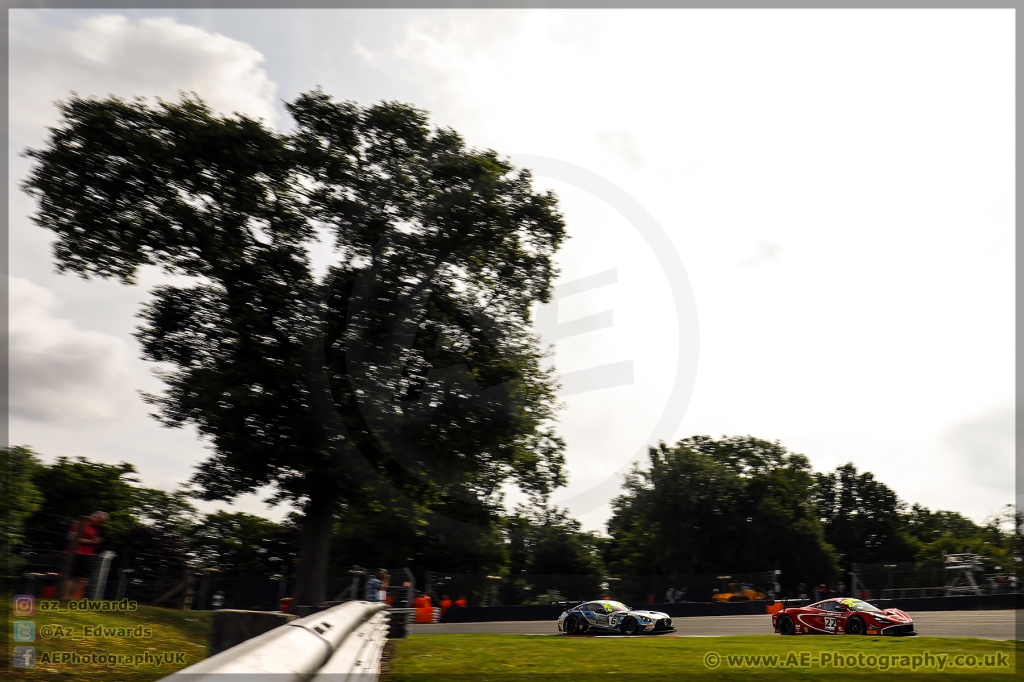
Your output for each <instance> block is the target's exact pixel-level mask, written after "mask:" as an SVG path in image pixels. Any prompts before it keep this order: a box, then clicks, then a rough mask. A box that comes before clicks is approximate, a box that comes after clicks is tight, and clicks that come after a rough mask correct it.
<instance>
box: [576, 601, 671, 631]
mask: <svg viewBox="0 0 1024 682" xmlns="http://www.w3.org/2000/svg"><path fill="white" fill-rule="evenodd" d="M558 629H559V630H560V631H561V632H564V633H566V634H567V635H578V634H582V633H584V632H619V633H622V634H624V635H639V634H643V633H647V632H671V631H672V630H675V628H674V627H672V619H671V618H669V617H668V614H667V613H662V612H660V611H634V610H633V609H631V608H629V607H628V606H626V605H625V604H623V603H621V602H617V601H611V600H608V599H602V600H600V601H588V602H583V603H582V604H577V605H576V606H573V607H572V608H569V609H566V610H565V612H563V613H562V615H561V616H559V617H558Z"/></svg>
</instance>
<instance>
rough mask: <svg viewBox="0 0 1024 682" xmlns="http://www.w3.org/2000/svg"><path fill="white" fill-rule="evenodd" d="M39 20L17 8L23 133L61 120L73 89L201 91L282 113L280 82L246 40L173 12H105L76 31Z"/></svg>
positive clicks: (235, 108) (18, 123)
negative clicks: (133, 15) (60, 103)
mask: <svg viewBox="0 0 1024 682" xmlns="http://www.w3.org/2000/svg"><path fill="white" fill-rule="evenodd" d="M35 19H36V15H33V14H31V13H19V12H17V11H15V12H12V22H11V24H12V25H11V36H12V42H11V47H10V55H11V64H10V73H11V82H10V87H11V121H10V122H11V126H12V130H14V131H17V132H18V133H19V134H20V135H24V136H26V137H28V138H30V139H36V138H38V136H39V135H41V134H42V132H43V126H45V125H52V123H53V122H54V121H55V120H56V117H57V110H56V108H55V107H54V106H53V102H54V101H56V100H62V99H65V98H67V97H68V95H69V94H70V93H71V92H76V93H78V94H79V95H82V96H90V95H91V96H96V97H107V96H109V95H117V96H119V97H124V98H134V97H149V98H153V97H161V98H163V99H166V100H177V99H178V97H179V93H180V92H181V91H185V92H195V93H197V94H198V95H199V96H200V97H202V98H203V99H205V100H206V101H207V103H209V104H210V105H211V106H212V107H213V108H214V110H216V111H219V112H223V113H230V112H240V113H245V114H247V115H250V116H255V117H259V118H263V119H264V120H266V121H267V122H268V123H270V124H271V125H273V124H274V123H275V122H276V121H277V119H278V114H277V110H276V108H275V91H276V89H277V86H276V84H275V83H274V82H273V81H271V80H270V78H269V76H268V75H267V73H266V72H265V71H264V69H263V68H262V66H261V63H262V62H263V61H264V58H263V55H262V54H261V53H260V52H259V51H258V50H256V49H255V48H253V47H252V46H250V45H248V44H246V43H243V42H240V41H237V40H234V39H232V38H228V37H226V36H223V35H220V34H216V33H208V32H206V31H204V30H202V29H199V28H196V27H194V26H187V25H184V24H179V23H178V22H176V21H175V20H174V19H171V18H168V17H154V18H147V19H142V20H141V21H131V20H129V19H127V18H126V17H124V16H120V15H101V16H94V17H91V18H89V19H86V20H85V21H83V22H82V23H81V24H79V25H78V26H77V27H76V28H75V29H74V30H68V29H63V28H55V27H50V26H44V25H39V24H36V23H35ZM19 36H20V37H19Z"/></svg>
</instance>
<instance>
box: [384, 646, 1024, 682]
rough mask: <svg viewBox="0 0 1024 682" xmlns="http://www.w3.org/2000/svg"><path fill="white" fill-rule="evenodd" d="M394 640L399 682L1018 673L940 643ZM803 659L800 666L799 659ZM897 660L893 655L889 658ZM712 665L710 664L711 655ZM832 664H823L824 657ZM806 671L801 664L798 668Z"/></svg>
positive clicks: (977, 649)
mask: <svg viewBox="0 0 1024 682" xmlns="http://www.w3.org/2000/svg"><path fill="white" fill-rule="evenodd" d="M393 641H394V652H393V657H392V660H391V661H390V674H389V677H390V678H391V680H392V681H393V682H423V681H424V680H452V681H453V682H469V681H470V680H488V681H501V682H503V681H505V680H509V681H511V680H569V679H570V678H571V679H573V680H574V682H575V681H577V680H580V679H581V678H583V679H587V680H590V679H594V680H597V679H600V680H605V681H607V680H614V679H616V678H622V677H636V678H638V679H639V678H643V679H644V680H681V679H685V678H690V677H703V678H706V679H718V680H747V679H750V678H752V677H753V676H754V675H756V676H757V678H758V679H765V680H782V679H786V680H793V679H796V680H799V679H812V678H813V679H829V680H835V679H839V680H846V679H856V680H870V679H878V678H882V677H887V678H888V677H892V676H895V677H897V678H898V679H900V680H928V681H930V682H931V681H935V682H937V681H938V680H945V679H956V680H966V679H972V680H1009V679H1011V677H1012V676H1013V674H1014V670H1015V669H1014V665H1015V661H1016V658H1015V647H1016V646H1017V645H1018V643H1015V642H999V641H993V640H981V639H946V638H937V637H914V638H899V639H897V638H886V637H856V638H855V637H780V636H778V635H753V636H738V637H634V638H610V637H571V638H570V637H565V636H527V635H412V636H410V637H409V638H407V639H399V640H393ZM712 653H713V654H717V655H718V656H719V657H720V659H721V662H720V663H719V664H718V666H717V667H714V668H712V667H709V666H708V665H707V664H706V663H705V658H706V657H708V656H709V654H712ZM823 654H825V655H831V656H832V658H833V660H834V659H835V657H836V656H837V655H842V656H843V657H844V658H846V657H848V656H854V657H857V656H858V655H860V654H863V657H864V658H863V659H862V661H863V664H864V665H863V667H859V666H858V667H846V666H844V667H835V666H833V665H830V664H829V665H826V666H822V665H821V660H822V655H823ZM926 654H930V655H932V656H940V655H946V656H948V659H947V660H950V661H951V660H953V659H954V657H955V656H957V655H964V656H966V655H973V656H976V657H978V658H979V660H980V661H982V662H984V661H985V659H986V657H988V660H989V661H992V662H993V663H997V662H998V661H999V656H1000V655H1001V656H1002V660H1003V661H1005V662H1007V663H1008V666H1004V667H996V668H989V669H984V668H981V667H976V668H955V669H951V668H950V667H949V663H947V668H946V670H944V671H942V672H939V671H938V669H937V667H930V668H925V667H924V657H925V655H926ZM772 655H777V656H779V659H778V660H779V663H778V664H777V665H776V667H764V666H756V665H751V664H750V661H749V659H743V660H742V661H741V664H740V665H730V664H729V662H728V659H727V657H728V656H772ZM869 655H871V656H876V657H880V656H883V655H884V656H887V657H889V658H888V659H886V660H887V661H890V662H892V661H894V660H895V662H896V663H900V662H903V660H904V659H902V657H903V656H907V657H908V658H907V659H906V661H907V662H908V663H911V664H912V663H913V662H914V661H915V660H918V659H914V658H913V657H914V656H918V657H920V659H921V660H920V661H919V663H918V667H917V670H916V671H915V670H911V669H910V667H902V666H895V665H892V663H890V666H889V668H888V669H887V670H883V669H882V663H881V662H880V660H881V659H879V660H876V661H874V666H872V667H869V666H868V665H867V664H868V663H869V662H870V659H868V658H867V657H868V656H869ZM801 656H804V660H803V661H801ZM893 657H896V658H895V659H893ZM711 658H713V656H712V657H711ZM826 658H827V656H826ZM801 663H803V665H802V664H801Z"/></svg>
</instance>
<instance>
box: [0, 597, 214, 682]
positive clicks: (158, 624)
mask: <svg viewBox="0 0 1024 682" xmlns="http://www.w3.org/2000/svg"><path fill="white" fill-rule="evenodd" d="M59 606H60V611H59V612H45V613H44V612H41V611H39V610H36V612H35V615H33V616H26V617H20V618H19V617H15V616H14V615H13V613H12V610H11V602H10V599H9V598H7V597H3V598H0V607H2V608H3V610H4V614H5V615H4V618H3V621H2V622H3V629H4V642H5V645H4V647H3V648H2V649H0V659H2V660H0V664H2V666H0V670H2V671H3V676H4V677H5V678H6V676H7V675H8V674H9V675H10V676H11V679H23V680H59V681H60V682H70V681H72V680H100V679H105V680H111V681H114V680H116V681H117V682H121V681H122V680H123V681H124V682H149V681H150V680H157V679H160V678H161V677H164V676H166V675H169V674H171V673H173V672H175V671H177V670H180V669H181V668H184V667H186V666H189V665H192V664H193V663H196V662H197V661H200V660H202V659H204V658H206V645H207V640H208V637H209V631H210V617H211V613H212V612H210V611H177V610H173V609H163V608H159V607H155V606H139V607H138V609H137V610H135V611H122V612H90V611H86V612H82V611H69V610H68V608H67V602H60V604H59ZM19 621H20V622H22V623H25V622H31V623H34V634H35V641H32V642H20V641H15V628H16V627H17V623H18V622H19ZM22 627H23V628H24V626H22ZM97 628H99V630H98V631H97ZM23 634H24V633H23ZM23 646H31V647H34V648H35V667H33V668H28V669H18V668H15V667H14V666H13V660H12V656H13V655H14V648H15V647H23ZM110 657H116V662H115V663H113V664H112V663H110V662H109V661H110ZM62 659H63V660H62ZM67 659H71V660H67ZM165 659H169V660H165ZM101 661H102V662H101Z"/></svg>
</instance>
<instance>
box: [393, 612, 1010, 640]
mask: <svg viewBox="0 0 1024 682" xmlns="http://www.w3.org/2000/svg"><path fill="white" fill-rule="evenodd" d="M1015 614H1016V611H1013V610H1006V611H920V612H918V613H911V614H910V615H911V616H912V617H913V619H914V624H915V625H916V629H917V632H918V634H919V635H921V636H923V637H978V638H981V639H1017V637H1016V634H1015V633H1016V619H1015V617H1014V616H1015ZM673 624H674V625H675V626H676V628H677V630H676V632H674V633H672V634H670V635H664V636H673V635H674V636H676V637H720V636H722V635H772V634H774V631H773V630H772V620H771V616H768V615H763V616H706V617H705V616H702V617H694V618H676V619H674V622H673ZM409 633H410V634H428V633H429V634H438V635H440V634H495V635H559V634H560V633H559V632H558V626H557V625H555V622H554V621H547V620H542V621H503V622H494V623H436V624H430V625H427V624H422V625H410V626H409ZM562 636H564V635H562Z"/></svg>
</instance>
